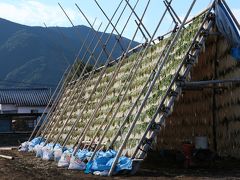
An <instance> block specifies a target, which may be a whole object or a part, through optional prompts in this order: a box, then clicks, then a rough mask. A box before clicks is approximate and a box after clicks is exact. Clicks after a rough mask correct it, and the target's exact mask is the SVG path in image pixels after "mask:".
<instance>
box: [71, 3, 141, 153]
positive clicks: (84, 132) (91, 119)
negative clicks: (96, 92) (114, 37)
mask: <svg viewBox="0 0 240 180" xmlns="http://www.w3.org/2000/svg"><path fill="white" fill-rule="evenodd" d="M137 4H138V1H137V2H136V4H135V7H136V6H137ZM131 16H132V13H131V14H130V15H129V18H128V19H127V21H126V23H125V25H124V27H123V29H122V31H121V34H120V36H122V34H123V32H124V30H125V28H126V27H127V24H128V23H129V20H130V18H131ZM136 34H137V32H136V33H135V34H134V36H133V38H132V40H131V42H130V43H129V45H128V47H127V50H126V52H127V51H128V50H129V49H130V47H131V45H132V42H133V41H134V38H135V36H136ZM115 46H116V44H115V45H114V48H115ZM114 48H113V49H114ZM112 52H113V51H112ZM112 52H111V53H112ZM125 58H126V54H125V55H123V57H122V59H121V60H120V61H119V62H118V65H117V66H116V68H115V70H114V73H113V75H112V77H111V80H110V82H109V83H108V85H107V88H106V89H105V91H104V93H103V95H102V98H101V100H100V103H99V104H98V105H97V107H96V108H95V110H94V113H93V115H92V116H91V118H90V120H89V121H88V123H87V124H86V126H85V127H84V129H83V131H82V133H81V134H80V136H79V138H78V140H77V144H76V146H75V147H76V148H75V149H74V152H73V155H75V154H76V152H77V150H78V149H79V147H80V145H81V143H82V141H83V138H84V136H85V134H86V132H87V130H88V128H89V127H90V125H91V123H92V122H93V121H94V117H95V115H96V113H97V111H98V109H99V108H100V107H101V103H102V101H103V99H104V98H105V97H106V95H107V93H108V91H109V89H110V87H111V84H112V83H113V81H114V79H115V77H116V75H117V74H118V72H119V70H120V67H121V64H122V62H123V59H125ZM105 70H106V69H105Z"/></svg>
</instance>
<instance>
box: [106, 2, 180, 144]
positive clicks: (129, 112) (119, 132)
mask: <svg viewBox="0 0 240 180" xmlns="http://www.w3.org/2000/svg"><path fill="white" fill-rule="evenodd" d="M170 2H172V0H171V1H170ZM166 13H167V9H166V10H165V11H164V13H163V15H162V17H161V18H160V21H159V23H158V25H157V27H156V29H155V32H154V33H153V36H152V38H151V40H150V42H151V41H153V38H154V36H155V35H156V33H157V31H158V29H159V27H160V26H161V24H162V22H163V20H164V17H165V16H166ZM174 29H176V26H175V28H174ZM172 32H175V30H174V31H172ZM170 42H171V40H169V43H170ZM149 46H150V44H148V46H147V48H148V47H149ZM167 47H168V43H167V44H166V46H165V47H164V49H166V48H167ZM162 56H163V53H161V55H160V57H162ZM160 59H161V58H159V60H158V62H157V63H156V65H155V67H154V70H153V71H152V73H151V74H150V76H149V78H148V80H147V82H146V83H145V85H144V87H143V88H142V90H141V92H140V94H139V95H138V97H137V99H136V100H135V102H134V104H133V105H132V107H131V108H130V110H129V111H128V113H127V115H126V117H125V119H124V120H123V123H122V124H121V126H120V128H119V129H118V131H117V133H116V135H115V136H114V137H113V139H112V141H111V143H110V148H113V145H114V143H115V142H116V140H117V138H118V136H119V135H120V134H121V130H122V129H123V127H124V126H125V124H126V123H127V121H128V119H129V117H130V115H131V114H132V112H133V110H134V108H135V107H136V105H137V103H138V101H139V100H140V98H141V96H142V95H143V93H144V92H145V91H146V88H147V86H148V84H149V83H150V82H151V81H152V79H153V77H154V75H155V73H156V72H155V69H156V68H157V66H158V64H159V63H160ZM113 118H115V117H114V116H113Z"/></svg>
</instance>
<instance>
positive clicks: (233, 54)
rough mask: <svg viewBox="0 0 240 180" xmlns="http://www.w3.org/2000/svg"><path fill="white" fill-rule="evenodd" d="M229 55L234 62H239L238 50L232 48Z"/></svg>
mask: <svg viewBox="0 0 240 180" xmlns="http://www.w3.org/2000/svg"><path fill="white" fill-rule="evenodd" d="M231 55H232V57H234V58H235V59H236V60H238V61H240V48H232V49H231Z"/></svg>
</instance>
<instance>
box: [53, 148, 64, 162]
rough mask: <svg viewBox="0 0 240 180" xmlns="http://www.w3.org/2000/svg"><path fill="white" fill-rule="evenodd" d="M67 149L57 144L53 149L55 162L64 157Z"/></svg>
mask: <svg viewBox="0 0 240 180" xmlns="http://www.w3.org/2000/svg"><path fill="white" fill-rule="evenodd" d="M64 150H65V148H63V147H62V146H61V145H60V144H56V145H55V147H54V149H53V157H54V161H56V162H58V161H59V160H60V158H61V156H62V153H63V151H64Z"/></svg>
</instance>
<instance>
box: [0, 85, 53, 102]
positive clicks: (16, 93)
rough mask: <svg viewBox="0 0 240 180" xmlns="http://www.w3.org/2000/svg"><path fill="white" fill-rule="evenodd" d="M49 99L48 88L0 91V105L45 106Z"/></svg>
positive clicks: (49, 92)
mask: <svg viewBox="0 0 240 180" xmlns="http://www.w3.org/2000/svg"><path fill="white" fill-rule="evenodd" d="M50 98H51V91H50V89H48V88H29V89H0V104H15V105H17V106H46V105H47V104H48V102H49V100H50Z"/></svg>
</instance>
